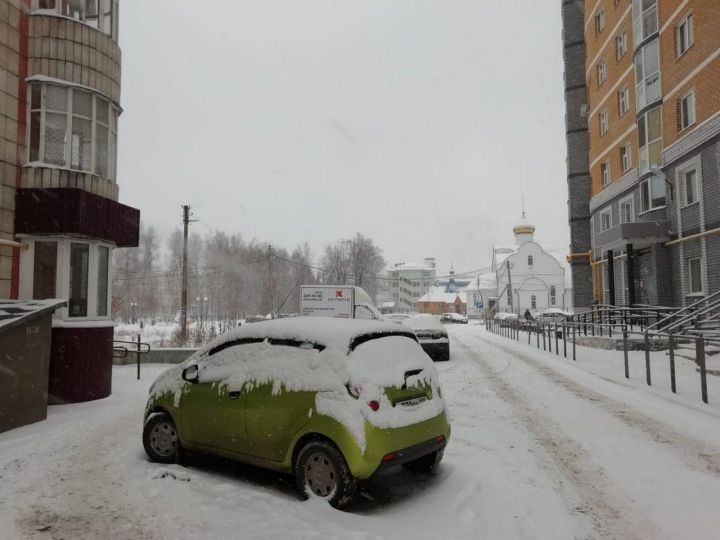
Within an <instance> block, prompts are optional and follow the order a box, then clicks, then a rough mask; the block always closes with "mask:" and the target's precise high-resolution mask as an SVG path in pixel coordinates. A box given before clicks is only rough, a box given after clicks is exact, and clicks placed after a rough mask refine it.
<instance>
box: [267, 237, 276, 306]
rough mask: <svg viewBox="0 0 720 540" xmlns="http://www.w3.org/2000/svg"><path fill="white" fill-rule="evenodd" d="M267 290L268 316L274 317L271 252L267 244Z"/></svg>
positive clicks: (273, 280) (273, 282) (273, 279)
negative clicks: (268, 300) (268, 301)
mask: <svg viewBox="0 0 720 540" xmlns="http://www.w3.org/2000/svg"><path fill="white" fill-rule="evenodd" d="M268 291H269V292H270V317H271V318H273V319H274V318H275V278H274V276H273V252H272V246H271V245H270V244H268Z"/></svg>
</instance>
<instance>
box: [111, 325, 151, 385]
mask: <svg viewBox="0 0 720 540" xmlns="http://www.w3.org/2000/svg"><path fill="white" fill-rule="evenodd" d="M127 345H132V346H133V347H132V349H130V348H128V347H127ZM131 352H134V353H135V360H136V362H137V379H138V381H139V380H140V355H141V354H146V353H149V352H150V344H149V343H142V342H141V341H140V334H138V336H137V340H136V341H123V340H119V339H116V340H113V358H127V355H128V354H129V353H131Z"/></svg>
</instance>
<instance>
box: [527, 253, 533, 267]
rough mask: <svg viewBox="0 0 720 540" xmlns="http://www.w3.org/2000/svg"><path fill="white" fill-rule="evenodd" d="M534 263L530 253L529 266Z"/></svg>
mask: <svg viewBox="0 0 720 540" xmlns="http://www.w3.org/2000/svg"><path fill="white" fill-rule="evenodd" d="M532 265H533V256H532V255H528V266H532Z"/></svg>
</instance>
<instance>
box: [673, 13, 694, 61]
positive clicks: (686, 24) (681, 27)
mask: <svg viewBox="0 0 720 540" xmlns="http://www.w3.org/2000/svg"><path fill="white" fill-rule="evenodd" d="M694 40H695V36H694V35H693V16H692V13H690V14H688V15H686V16H685V18H684V19H683V20H682V21H680V22H679V23H678V25H677V26H676V27H675V44H676V45H677V55H678V57H680V56H682V55H683V54H685V51H687V50H688V49H689V48H690V47H692V44H693V42H694Z"/></svg>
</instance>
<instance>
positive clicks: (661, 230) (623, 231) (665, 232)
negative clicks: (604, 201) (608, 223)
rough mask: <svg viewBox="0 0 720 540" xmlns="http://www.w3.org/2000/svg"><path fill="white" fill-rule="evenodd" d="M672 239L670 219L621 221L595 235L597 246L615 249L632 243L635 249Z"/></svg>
mask: <svg viewBox="0 0 720 540" xmlns="http://www.w3.org/2000/svg"><path fill="white" fill-rule="evenodd" d="M668 240H670V222H669V221H665V220H663V221H636V222H634V223H621V224H620V225H616V226H615V227H612V228H610V229H608V230H606V231H603V232H601V233H598V234H597V235H596V236H595V246H596V247H597V248H600V249H615V248H619V247H622V246H624V245H625V244H632V245H633V247H634V248H635V249H638V248H643V247H646V246H649V245H652V244H657V243H659V242H667V241H668Z"/></svg>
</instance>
